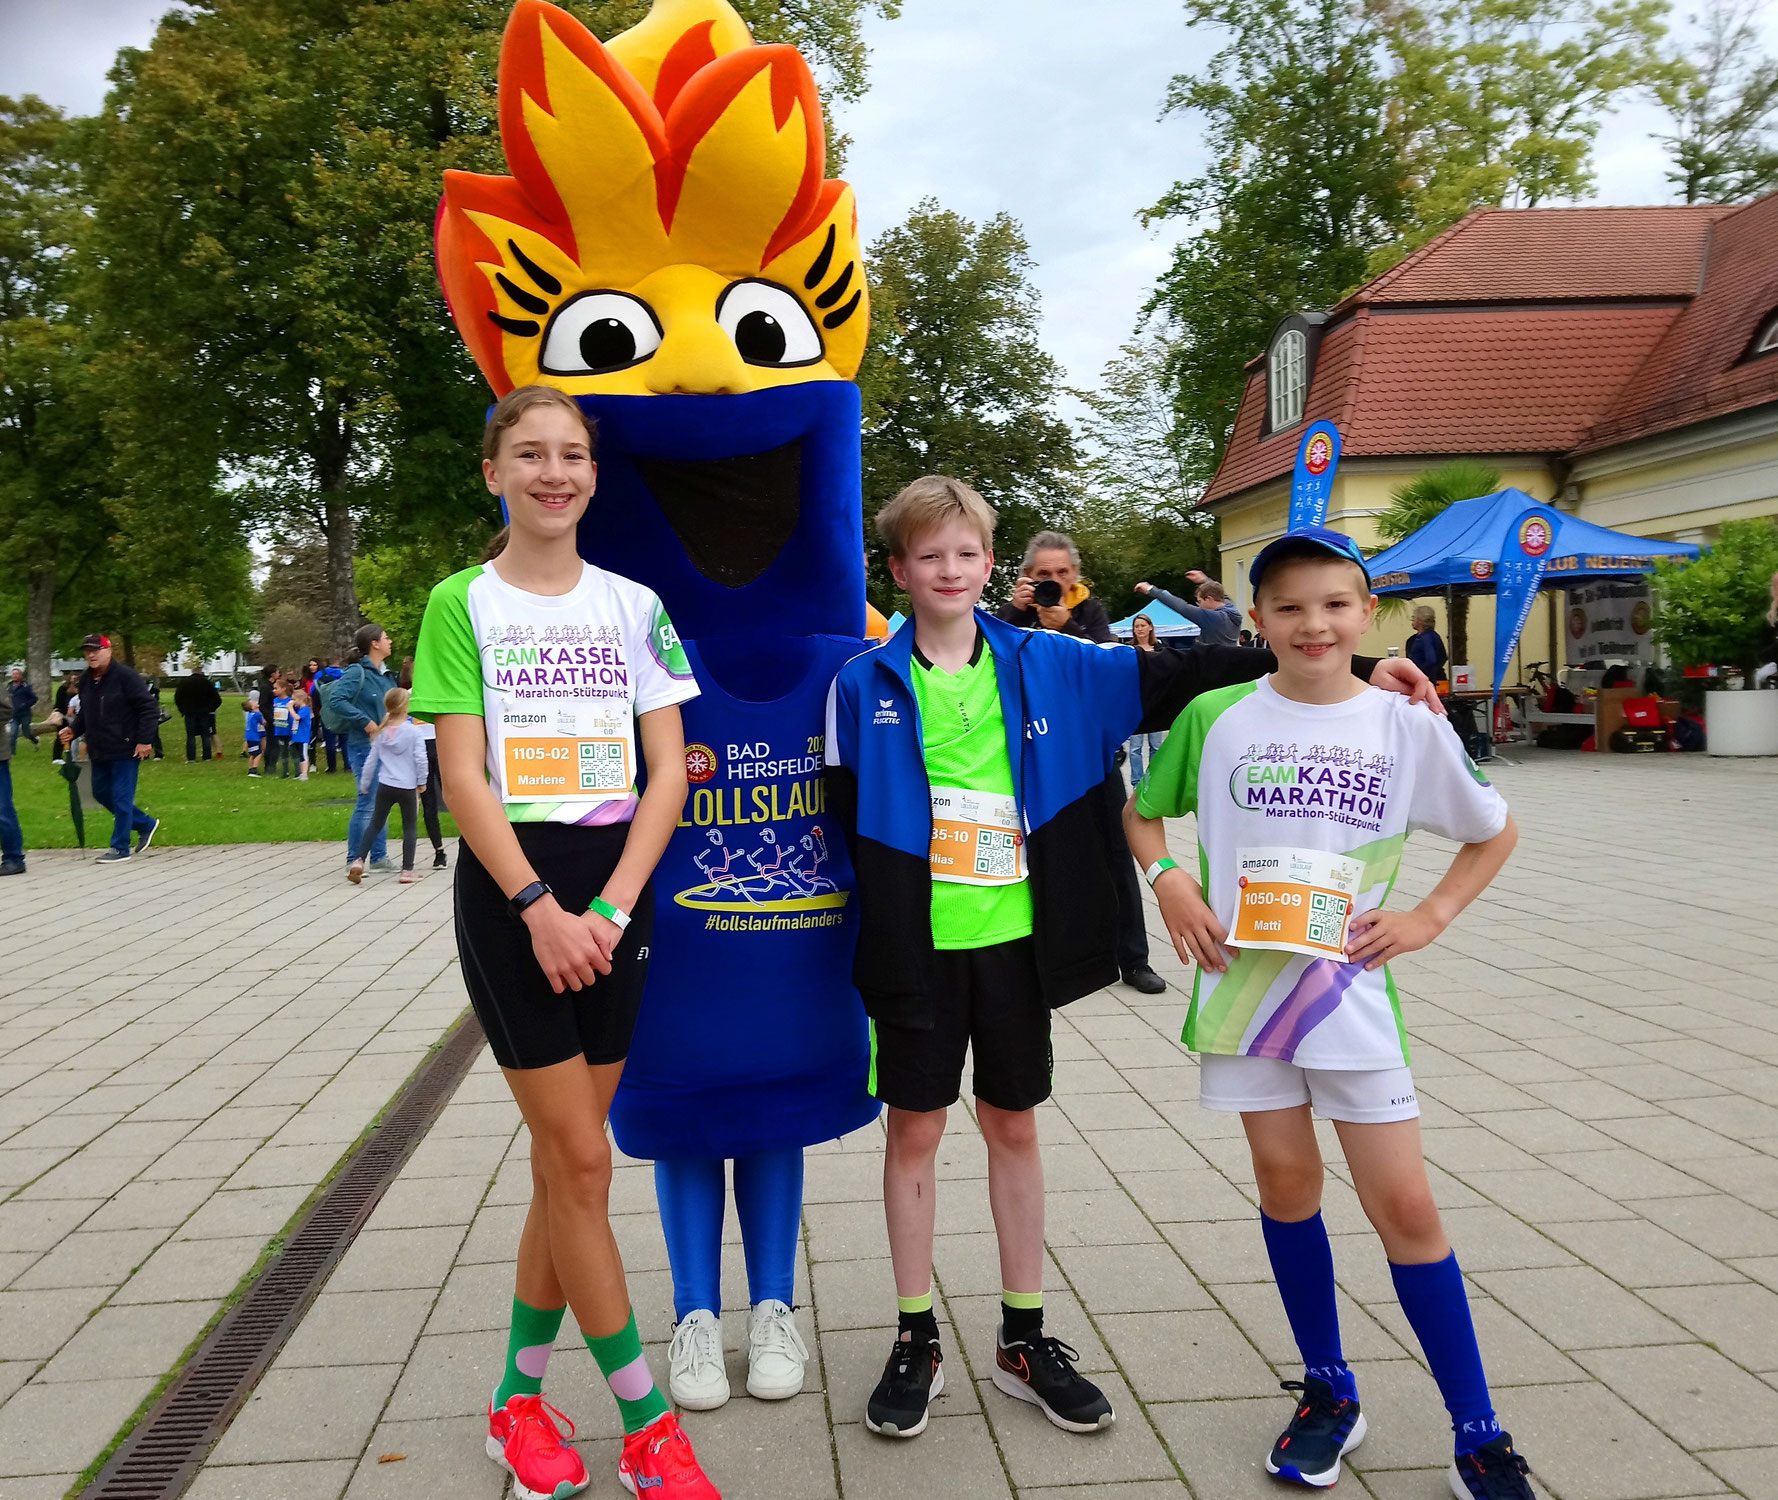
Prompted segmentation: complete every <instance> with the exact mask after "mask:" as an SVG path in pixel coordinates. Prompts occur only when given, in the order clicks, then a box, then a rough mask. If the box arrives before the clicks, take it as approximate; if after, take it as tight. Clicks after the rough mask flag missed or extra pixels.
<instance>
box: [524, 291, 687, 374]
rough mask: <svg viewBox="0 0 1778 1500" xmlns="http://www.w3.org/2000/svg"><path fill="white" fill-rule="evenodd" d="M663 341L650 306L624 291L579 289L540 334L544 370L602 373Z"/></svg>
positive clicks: (624, 364) (637, 357)
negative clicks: (579, 292) (581, 290)
mask: <svg viewBox="0 0 1778 1500" xmlns="http://www.w3.org/2000/svg"><path fill="white" fill-rule="evenodd" d="M660 346H661V325H660V324H659V323H658V322H656V321H655V316H654V310H653V309H652V308H651V307H649V305H648V304H647V303H646V302H644V301H642V300H641V299H640V298H639V297H632V296H629V295H628V294H627V293H625V292H582V293H581V294H580V295H579V296H578V297H575V298H574V299H572V300H571V301H568V302H564V303H563V304H562V305H561V307H559V308H557V309H556V315H555V316H554V317H553V318H551V319H550V320H549V327H548V329H546V330H545V331H544V335H543V358H542V360H541V361H540V362H539V364H538V368H539V369H540V370H541V371H542V372H543V373H544V374H545V375H605V374H609V373H610V372H611V371H613V370H623V369H627V368H629V366H631V365H635V364H640V363H641V362H642V361H643V360H645V359H647V358H648V357H649V355H651V354H653V353H654V351H655V350H656V349H658V348H660Z"/></svg>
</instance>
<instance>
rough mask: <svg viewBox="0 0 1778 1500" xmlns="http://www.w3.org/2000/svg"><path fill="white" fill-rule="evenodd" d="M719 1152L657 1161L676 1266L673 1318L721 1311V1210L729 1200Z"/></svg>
mask: <svg viewBox="0 0 1778 1500" xmlns="http://www.w3.org/2000/svg"><path fill="white" fill-rule="evenodd" d="M722 1168H723V1162H722V1158H721V1157H720V1156H710V1157H705V1156H676V1157H673V1158H671V1159H664V1160H657V1161H656V1162H655V1164H654V1195H655V1199H656V1200H657V1202H658V1203H659V1204H660V1210H661V1232H662V1233H663V1234H664V1235H665V1236H666V1238H667V1260H668V1262H669V1263H670V1264H671V1265H672V1267H673V1316H674V1317H675V1318H683V1317H685V1316H686V1315H687V1314H688V1313H693V1312H696V1311H697V1310H698V1309H699V1308H700V1307H707V1308H709V1309H710V1311H711V1312H713V1313H716V1314H718V1315H719V1316H720V1314H721V1312H722V1213H723V1208H724V1206H725V1204H726V1202H727V1199H728V1187H727V1184H726V1183H725V1182H724V1180H723V1170H722Z"/></svg>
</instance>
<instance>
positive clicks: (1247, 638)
mask: <svg viewBox="0 0 1778 1500" xmlns="http://www.w3.org/2000/svg"><path fill="white" fill-rule="evenodd" d="M1241 644H1242V645H1243V646H1251V645H1252V644H1253V632H1252V631H1251V630H1243V631H1242V632H1241Z"/></svg>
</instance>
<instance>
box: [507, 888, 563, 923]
mask: <svg viewBox="0 0 1778 1500" xmlns="http://www.w3.org/2000/svg"><path fill="white" fill-rule="evenodd" d="M553 895H555V892H554V891H552V890H551V889H550V888H549V887H548V886H547V885H545V884H544V883H543V882H542V881H541V880H533V881H532V882H531V883H530V884H529V885H528V886H526V887H525V888H524V890H522V891H520V892H519V893H518V895H516V896H514V897H512V898H511V899H510V900H509V901H508V902H507V903H506V905H507V909H508V910H509V911H511V912H512V914H513V915H514V916H515V917H522V916H524V914H525V912H526V911H527V910H528V909H529V908H530V907H532V906H534V905H536V903H537V902H539V901H541V900H542V899H543V898H544V897H545V896H553Z"/></svg>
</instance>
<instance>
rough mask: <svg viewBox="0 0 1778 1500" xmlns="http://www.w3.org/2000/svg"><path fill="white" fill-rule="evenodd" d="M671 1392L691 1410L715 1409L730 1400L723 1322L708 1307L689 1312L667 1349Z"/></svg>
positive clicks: (668, 1382)
mask: <svg viewBox="0 0 1778 1500" xmlns="http://www.w3.org/2000/svg"><path fill="white" fill-rule="evenodd" d="M667 1368H668V1372H669V1373H668V1375H667V1391H668V1393H669V1394H670V1395H671V1396H672V1397H673V1400H674V1401H675V1402H677V1403H678V1404H679V1405H680V1406H683V1407H684V1408H685V1409H686V1410H687V1411H715V1410H716V1408H717V1407H719V1406H721V1405H723V1404H724V1403H726V1402H727V1400H728V1371H727V1370H725V1369H724V1368H723V1367H722V1322H721V1320H720V1319H719V1318H718V1317H717V1316H716V1314H715V1313H713V1312H711V1311H710V1310H709V1309H708V1308H704V1307H700V1308H699V1309H698V1310H697V1311H696V1312H692V1313H687V1314H686V1315H685V1317H684V1318H683V1319H681V1320H680V1323H679V1326H678V1327H677V1328H676V1329H674V1330H673V1342H672V1344H671V1345H669V1346H668V1349H667Z"/></svg>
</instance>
